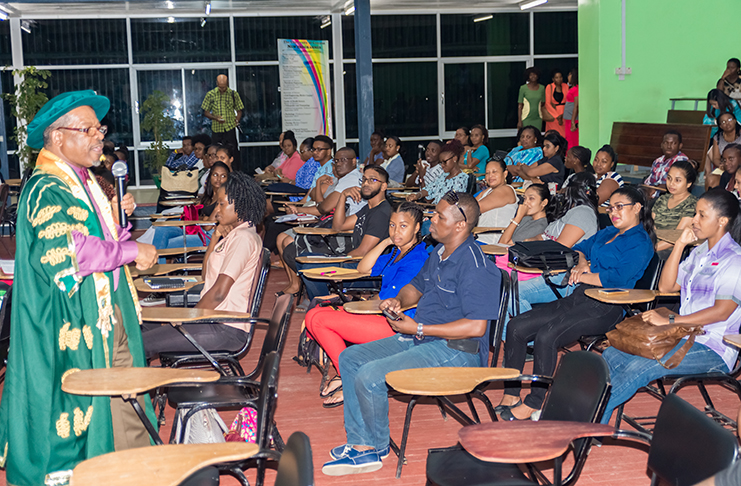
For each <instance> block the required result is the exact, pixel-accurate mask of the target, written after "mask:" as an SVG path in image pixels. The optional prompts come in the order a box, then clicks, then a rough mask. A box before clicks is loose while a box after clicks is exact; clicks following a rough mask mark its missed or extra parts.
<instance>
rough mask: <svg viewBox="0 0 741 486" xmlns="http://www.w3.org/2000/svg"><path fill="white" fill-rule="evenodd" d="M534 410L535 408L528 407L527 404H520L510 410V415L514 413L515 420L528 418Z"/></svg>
mask: <svg viewBox="0 0 741 486" xmlns="http://www.w3.org/2000/svg"><path fill="white" fill-rule="evenodd" d="M535 410H537V409H535V408H530V407H528V406H527V405H520V406H519V407H515V408H513V409H511V410H510V412H512V415H514V416H515V418H516V419H517V420H528V419H529V418H530V416H531V415H532V414H533V412H534V411H535Z"/></svg>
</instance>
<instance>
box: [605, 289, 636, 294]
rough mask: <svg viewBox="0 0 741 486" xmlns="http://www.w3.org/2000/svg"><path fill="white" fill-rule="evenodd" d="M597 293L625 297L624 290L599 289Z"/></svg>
mask: <svg viewBox="0 0 741 486" xmlns="http://www.w3.org/2000/svg"><path fill="white" fill-rule="evenodd" d="M598 292H599V293H600V294H602V295H627V294H628V293H629V292H628V291H627V290H626V289H600V290H598Z"/></svg>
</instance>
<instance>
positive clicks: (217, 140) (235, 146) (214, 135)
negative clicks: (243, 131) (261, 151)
mask: <svg viewBox="0 0 741 486" xmlns="http://www.w3.org/2000/svg"><path fill="white" fill-rule="evenodd" d="M211 143H212V144H214V145H218V144H221V145H227V146H229V147H230V148H231V149H232V150H233V151H234V162H235V164H236V165H237V167H238V166H239V157H238V155H239V142H238V141H237V129H236V128H232V129H231V130H228V131H226V132H211Z"/></svg>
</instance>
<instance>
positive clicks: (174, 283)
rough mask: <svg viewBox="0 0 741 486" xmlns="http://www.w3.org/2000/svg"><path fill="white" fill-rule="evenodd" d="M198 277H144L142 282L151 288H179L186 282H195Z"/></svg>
mask: <svg viewBox="0 0 741 486" xmlns="http://www.w3.org/2000/svg"><path fill="white" fill-rule="evenodd" d="M197 281H198V279H196V278H195V277H191V278H187V277H182V278H168V277H146V278H145V279H144V283H146V284H147V285H149V288H150V289H152V290H160V289H179V288H181V287H185V285H186V284H189V283H193V282H197Z"/></svg>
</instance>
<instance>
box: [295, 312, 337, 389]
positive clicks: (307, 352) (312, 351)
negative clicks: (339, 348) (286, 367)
mask: <svg viewBox="0 0 741 486" xmlns="http://www.w3.org/2000/svg"><path fill="white" fill-rule="evenodd" d="M293 359H294V361H296V362H297V363H298V364H299V366H303V367H305V368H306V373H307V374H308V373H311V367H312V366H314V367H315V368H316V369H317V370H319V372H320V373H321V374H322V382H321V384H320V385H319V392H320V393H321V391H322V390H324V385H325V384H326V383H327V378H328V376H329V357H328V356H327V353H325V352H324V350H323V349H322V347H321V346H319V343H317V342H316V341H314V340H313V339H312V338H311V336H309V333H308V332H307V330H306V321H304V322H302V323H301V334H300V335H299V338H298V351H297V353H296V356H294V357H293Z"/></svg>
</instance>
